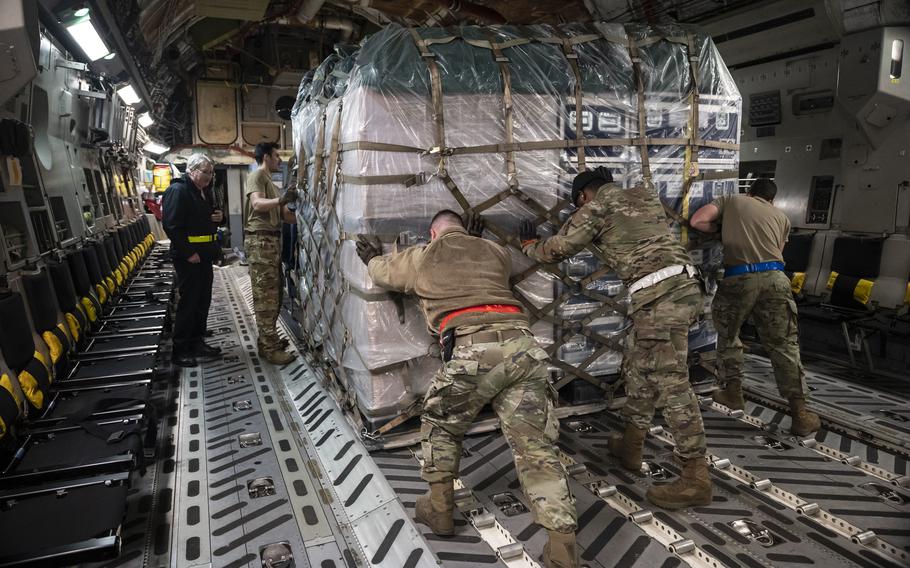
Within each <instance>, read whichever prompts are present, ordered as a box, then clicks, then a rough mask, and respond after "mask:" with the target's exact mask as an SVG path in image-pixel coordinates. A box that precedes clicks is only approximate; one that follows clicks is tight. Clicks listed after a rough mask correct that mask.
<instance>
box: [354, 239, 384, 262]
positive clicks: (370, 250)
mask: <svg viewBox="0 0 910 568" xmlns="http://www.w3.org/2000/svg"><path fill="white" fill-rule="evenodd" d="M357 256H359V257H360V260H362V261H363V263H364V264H367V265H369V264H370V261H371V260H373V259H374V258H376V257H377V256H382V241H380V240H379V237H376V236H372V237H367V236H366V235H360V236H359V237H357Z"/></svg>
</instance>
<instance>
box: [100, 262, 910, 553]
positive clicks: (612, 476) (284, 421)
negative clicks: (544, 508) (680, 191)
mask: <svg viewBox="0 0 910 568" xmlns="http://www.w3.org/2000/svg"><path fill="white" fill-rule="evenodd" d="M214 297H215V298H216V299H215V303H214V305H213V308H212V311H211V314H210V319H209V328H210V330H211V331H212V333H213V337H212V338H211V339H210V341H211V342H213V343H216V344H220V345H221V346H222V348H223V349H225V357H224V359H223V360H221V361H217V362H213V363H209V364H204V365H201V366H200V367H197V368H195V369H187V370H185V371H184V372H183V373H182V376H181V377H180V379H179V385H178V384H174V385H173V389H172V390H173V392H172V393H171V394H170V396H171V397H173V398H171V399H168V398H167V397H168V392H169V391H168V389H167V388H166V385H165V384H163V383H161V384H159V385H158V387H157V388H158V392H159V395H158V396H159V399H160V400H161V401H168V402H167V403H166V404H165V403H164V402H163V403H162V404H163V406H166V407H167V408H168V410H169V412H170V413H171V415H170V416H168V417H167V418H166V419H165V422H164V424H165V427H164V428H163V429H162V434H161V436H162V444H161V448H160V449H159V456H158V462H157V463H156V464H155V465H154V476H153V477H149V476H150V475H151V473H149V474H147V476H145V477H142V478H140V479H139V480H138V482H135V483H134V484H133V488H132V489H131V491H132V493H131V497H130V499H131V506H130V511H129V515H130V516H129V518H128V519H127V522H126V524H125V529H124V530H125V533H124V551H123V554H122V555H121V558H120V559H118V560H115V561H112V562H109V563H107V564H104V566H129V567H137V568H138V567H140V566H165V565H169V566H197V565H212V566H231V567H239V566H248V567H251V568H252V567H256V568H258V567H259V566H262V556H261V553H262V547H264V546H266V545H268V544H272V543H285V544H286V545H287V546H288V549H289V550H290V551H291V553H292V554H293V556H294V562H295V564H294V565H295V566H297V567H307V566H319V567H320V568H321V567H323V566H324V567H329V566H338V567H341V566H346V565H347V566H350V565H359V566H383V567H384V566H388V567H395V568H401V567H403V566H408V567H416V566H427V567H430V566H438V565H441V566H452V567H467V566H500V567H502V566H510V567H517V566H522V567H524V566H527V567H535V566H540V565H541V564H540V561H539V556H540V554H541V551H542V549H543V545H544V543H545V541H546V531H545V530H543V529H542V528H541V527H539V526H538V525H536V524H534V523H533V522H532V519H531V515H530V513H529V511H528V508H529V507H528V505H529V504H528V502H527V500H526V499H525V496H524V494H523V493H522V492H521V489H520V487H519V485H518V482H517V477H516V473H515V470H514V466H513V464H512V455H511V452H510V451H509V449H508V446H507V444H506V442H505V439H504V438H503V437H502V435H501V434H500V433H499V432H496V431H494V432H486V433H481V434H478V435H473V436H469V437H468V438H467V439H466V441H465V445H464V450H465V451H464V456H463V458H462V468H461V477H460V479H459V480H458V483H457V488H458V491H457V504H458V512H457V513H456V533H457V534H456V536H455V537H452V538H442V537H436V536H435V535H433V534H432V533H430V532H429V531H428V529H427V527H425V526H423V525H420V524H416V523H414V522H413V521H412V516H413V507H414V500H415V498H416V496H417V495H419V494H421V493H423V492H424V491H425V489H426V485H425V483H424V482H423V481H422V480H421V479H420V461H419V460H420V455H419V451H418V447H417V446H411V447H402V448H397V449H387V450H379V451H372V452H370V451H369V450H368V449H367V447H366V446H365V445H364V444H363V442H362V441H361V440H360V438H359V436H357V435H356V433H355V430H354V428H352V427H351V424H350V420H349V418H348V417H347V416H346V415H345V414H344V413H343V412H342V411H341V410H340V409H339V406H338V404H337V403H336V402H335V400H334V399H333V397H332V393H331V391H330V390H329V389H327V388H326V386H327V383H326V381H325V377H324V375H323V374H322V372H321V371H320V368H319V366H318V365H317V364H316V362H315V361H314V360H313V359H312V358H311V357H309V356H308V355H306V354H302V355H301V357H299V358H298V360H297V361H296V362H293V363H291V364H290V365H288V366H286V367H285V368H283V369H277V368H275V367H273V366H271V365H268V364H266V363H264V362H262V361H260V360H259V359H258V357H257V355H256V347H255V342H256V335H255V323H254V321H253V318H252V317H251V314H250V307H249V304H250V298H249V280H248V278H247V276H246V271H245V269H242V268H239V267H237V268H230V269H224V270H219V271H217V273H216V281H215V294H214ZM748 364H749V371H750V390H752V389H753V387H754V390H757V389H759V388H764V384H765V383H764V382H758V379H755V382H753V379H752V377H759V376H762V378H761V381H767V380H768V378H767V377H763V375H764V374H766V373H767V372H768V371H767V369H765V368H764V367H763V366H762V361H761V359H758V358H754V357H753V358H750V360H749V363H748ZM810 367H811V369H810V377H809V379H810V384H811V385H812V386H814V387H816V389H817V390H815V391H814V393H815V394H816V395H817V394H819V393H820V391H822V390H823V389H828V388H829V387H830V390H833V394H838V391H837V390H836V389H851V391H852V389H853V388H854V386H853V385H852V384H849V383H847V382H844V381H843V380H841V379H838V378H836V377H832V376H830V375H828V374H827V373H824V372H821V371H820V370H819V369H818V368H816V367H815V366H814V365H810ZM768 384H770V386H771V388H772V389H773V383H768ZM830 390H828V391H825V392H830ZM866 390H871V389H866ZM859 393H860V394H861V395H864V396H870V397H872V398H873V399H874V400H878V398H879V393H877V391H874V390H871V392H865V391H859ZM843 394H844V393H841V396H843ZM885 396H890V395H885ZM893 398H895V399H898V398H899V397H893ZM820 400H825V399H823V398H822V399H820ZM834 400H839V399H834ZM702 402H703V408H704V417H705V424H706V430H707V435H708V444H709V452H710V453H711V454H712V455H711V460H712V463H713V464H714V465H715V467H714V468H712V470H711V471H712V480H713V482H714V487H715V494H714V502H713V503H712V504H711V505H710V506H707V507H697V508H692V509H690V510H686V511H675V512H673V511H662V510H660V509H657V508H651V507H650V505H649V504H648V502H647V501H646V500H645V499H644V494H645V491H646V490H647V488H648V486H649V485H650V484H651V483H655V482H661V481H662V480H663V481H670V480H672V479H673V477H674V476H675V475H676V474H678V466H677V465H676V464H675V462H674V460H673V457H672V452H671V441H672V440H671V438H670V436H669V434H668V433H667V432H665V431H663V430H662V429H661V428H660V420H659V419H658V420H657V421H656V422H655V425H656V426H657V427H656V428H655V429H654V430H653V431H652V433H651V435H649V436H648V439H647V442H646V448H645V463H646V468H643V471H642V472H641V473H638V474H636V473H631V472H627V471H625V470H623V469H621V468H620V467H619V465H618V463H617V462H616V461H615V460H614V459H613V458H611V457H610V456H609V455H608V454H607V451H606V440H607V436H608V435H609V434H610V433H611V432H616V431H618V430H619V416H618V413H617V412H616V411H609V410H607V411H600V412H598V413H595V414H591V415H587V416H578V417H570V418H566V419H564V420H563V421H562V431H561V436H560V441H559V451H560V454H561V458H562V459H563V462H564V463H565V464H566V466H567V470H568V471H569V473H570V475H571V479H570V483H571V488H572V491H573V493H574V495H575V496H576V499H577V508H578V512H579V532H578V542H579V545H580V548H581V554H582V560H583V563H584V564H586V565H587V566H589V567H591V568H596V567H624V568H626V567H641V568H645V567H660V568H673V567H676V566H686V565H690V566H697V567H714V568H718V567H721V566H730V567H734V568H757V567H766V568H768V567H777V566H781V567H789V566H807V565H824V566H825V567H826V568H829V567H830V568H836V567H856V566H864V567H865V566H870V567H882V568H890V567H894V566H910V561H908V560H907V554H908V551H910V490H908V489H906V488H905V487H901V486H900V485H899V484H900V483H901V477H902V475H903V474H904V473H905V472H904V470H905V468H906V461H904V457H903V456H901V455H899V454H896V453H893V452H889V451H887V449H886V448H885V447H883V446H882V445H871V444H867V443H865V442H862V441H860V440H856V439H853V438H851V437H849V436H847V435H846V434H843V433H841V432H838V431H834V430H831V429H826V430H824V431H822V432H820V433H819V435H818V436H817V439H816V441H815V442H814V443H813V442H811V441H809V440H808V439H796V438H795V437H793V436H790V435H789V434H788V433H787V428H788V420H789V418H788V417H787V416H786V415H784V414H783V413H782V412H779V411H778V410H777V409H775V408H774V407H773V405H765V404H759V403H756V402H753V401H750V403H749V404H748V406H747V408H746V411H745V412H732V413H731V412H729V411H728V409H726V408H724V407H722V406H720V405H716V404H712V403H711V402H710V401H709V400H707V399H703V401H702ZM238 403H239V404H238ZM819 404H821V402H820V403H819ZM895 404H896V403H895ZM248 434H258V438H259V443H258V444H253V445H247V444H246V443H241V436H245V435H248ZM244 439H245V440H247V441H248V439H247V438H244ZM150 471H152V468H150ZM263 477H270V478H271V480H272V482H273V483H274V493H273V494H269V495H263V496H261V497H253V496H252V494H251V493H250V491H249V489H250V488H249V485H248V484H249V483H250V482H251V481H253V480H256V479H260V478H263ZM151 480H154V482H152V481H151ZM750 480H754V481H757V482H758V483H754V484H753V483H750ZM765 480H767V484H766V483H764V481H765ZM768 484H770V485H768ZM753 485H755V487H753ZM791 495H792V496H793V497H792V500H788V499H790V497H788V496H791ZM797 503H801V504H803V506H797V505H796V504H797ZM805 504H810V505H811V506H808V507H806V506H805ZM839 521H843V523H844V526H838V525H837V524H836V523H837V522H839ZM844 527H852V528H850V529H847V528H844ZM854 529H855V533H854V535H853V536H855V537H856V538H851V537H850V536H851V533H850V530H854ZM882 545H886V546H887V550H885V551H882V550H880V548H881V546H882ZM99 566H100V565H99Z"/></svg>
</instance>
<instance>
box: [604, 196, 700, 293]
mask: <svg viewBox="0 0 910 568" xmlns="http://www.w3.org/2000/svg"><path fill="white" fill-rule="evenodd" d="M591 205H592V213H595V214H598V215H601V216H603V217H604V221H605V222H604V226H603V229H602V230H601V232H600V234H599V236H598V239H597V241H596V244H597V245H598V246H599V247H600V248H601V250H602V251H603V252H604V255H605V256H606V257H607V260H608V261H609V264H610V266H611V267H612V268H613V269H614V270H615V271H616V273H617V274H618V275H619V277H620V278H621V279H622V280H623V281H625V282H626V284H629V283H631V282H634V281H635V280H638V279H639V278H642V277H644V276H647V275H648V274H650V273H652V272H655V271H657V270H660V269H662V268H665V267H667V266H672V265H685V264H691V262H692V259H691V257H690V256H689V253H688V252H686V249H685V247H683V246H682V244H681V243H680V242H679V239H677V238H676V236H675V235H673V233H672V232H671V231H670V228H669V225H668V223H667V215H666V213H665V211H664V208H663V206H662V205H661V203H660V198H659V197H658V196H657V193H656V192H655V191H653V190H651V189H647V188H645V187H644V186H641V185H639V186H636V187H633V188H630V189H623V188H621V187H619V186H617V185H615V184H607V185H605V186H603V187H601V188H600V189H599V190H598V192H597V195H596V197H595V198H594V201H593V202H592V204H591Z"/></svg>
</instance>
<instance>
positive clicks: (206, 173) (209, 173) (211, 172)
mask: <svg viewBox="0 0 910 568" xmlns="http://www.w3.org/2000/svg"><path fill="white" fill-rule="evenodd" d="M196 173H197V174H199V175H201V176H207V177H211V176H213V175H215V170H196Z"/></svg>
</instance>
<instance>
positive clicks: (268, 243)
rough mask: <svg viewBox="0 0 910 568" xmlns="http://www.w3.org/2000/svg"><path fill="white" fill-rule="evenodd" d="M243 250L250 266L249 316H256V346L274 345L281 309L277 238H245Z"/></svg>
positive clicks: (277, 338)
mask: <svg viewBox="0 0 910 568" xmlns="http://www.w3.org/2000/svg"><path fill="white" fill-rule="evenodd" d="M244 247H245V248H246V253H247V261H249V263H250V284H251V285H252V290H251V291H252V295H253V312H254V313H255V315H256V327H257V329H258V330H259V342H260V343H262V344H265V345H275V344H277V343H278V341H279V337H278V332H277V331H276V327H275V325H276V323H277V322H278V311H279V308H280V305H281V301H280V297H279V293H280V290H281V265H280V264H279V262H280V260H279V259H280V258H281V237H279V236H272V235H246V237H245V238H244Z"/></svg>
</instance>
